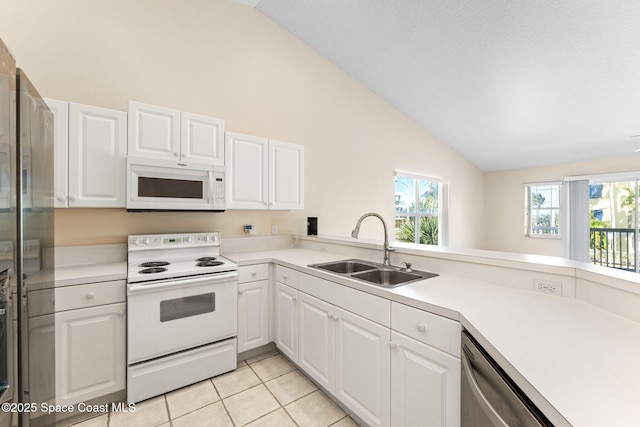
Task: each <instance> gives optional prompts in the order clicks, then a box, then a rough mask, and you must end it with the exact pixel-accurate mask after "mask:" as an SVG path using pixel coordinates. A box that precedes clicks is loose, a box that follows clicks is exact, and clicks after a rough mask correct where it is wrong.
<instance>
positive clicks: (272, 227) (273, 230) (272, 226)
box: [271, 224, 278, 234]
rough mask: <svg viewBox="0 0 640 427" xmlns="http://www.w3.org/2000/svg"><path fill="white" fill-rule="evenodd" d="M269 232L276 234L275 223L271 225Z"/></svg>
mask: <svg viewBox="0 0 640 427" xmlns="http://www.w3.org/2000/svg"><path fill="white" fill-rule="evenodd" d="M271 234H278V226H277V225H276V224H272V225H271Z"/></svg>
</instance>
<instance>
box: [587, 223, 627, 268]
mask: <svg viewBox="0 0 640 427" xmlns="http://www.w3.org/2000/svg"><path fill="white" fill-rule="evenodd" d="M589 241H590V251H589V255H590V260H591V263H592V264H596V265H602V266H605V267H611V268H617V269H619V270H626V271H634V272H635V271H637V270H636V254H635V250H634V248H635V247H636V231H635V230H634V229H632V228H591V229H590V240H589Z"/></svg>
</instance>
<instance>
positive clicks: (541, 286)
mask: <svg viewBox="0 0 640 427" xmlns="http://www.w3.org/2000/svg"><path fill="white" fill-rule="evenodd" d="M533 290H534V291H537V292H542V293H544V294H551V295H562V282H558V281H555V280H544V279H533Z"/></svg>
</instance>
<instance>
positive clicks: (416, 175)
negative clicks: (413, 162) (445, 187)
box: [393, 170, 449, 184]
mask: <svg viewBox="0 0 640 427" xmlns="http://www.w3.org/2000/svg"><path fill="white" fill-rule="evenodd" d="M393 175H394V176H401V177H404V178H413V179H421V180H423V181H432V182H438V183H440V184H449V180H448V179H444V178H437V177H435V176H429V175H422V174H419V173H413V172H404V171H399V170H396V171H393Z"/></svg>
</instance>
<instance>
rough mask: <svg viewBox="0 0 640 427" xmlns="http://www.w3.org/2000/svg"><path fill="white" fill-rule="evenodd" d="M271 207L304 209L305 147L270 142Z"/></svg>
mask: <svg viewBox="0 0 640 427" xmlns="http://www.w3.org/2000/svg"><path fill="white" fill-rule="evenodd" d="M269 200H270V204H269V207H270V208H271V209H302V208H303V207H304V147H303V146H302V145H298V144H290V143H288V142H282V141H275V140H273V139H272V140H269Z"/></svg>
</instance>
